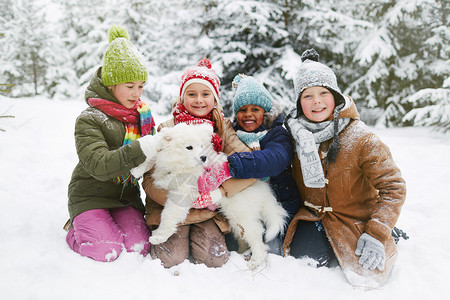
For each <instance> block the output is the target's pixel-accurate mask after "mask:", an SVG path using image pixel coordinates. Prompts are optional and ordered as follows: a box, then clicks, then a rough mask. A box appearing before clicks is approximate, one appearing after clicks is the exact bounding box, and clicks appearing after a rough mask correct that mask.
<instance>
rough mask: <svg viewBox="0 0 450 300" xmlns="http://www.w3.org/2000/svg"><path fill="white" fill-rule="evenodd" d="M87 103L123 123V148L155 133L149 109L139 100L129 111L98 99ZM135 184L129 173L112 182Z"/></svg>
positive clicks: (135, 180)
mask: <svg viewBox="0 0 450 300" xmlns="http://www.w3.org/2000/svg"><path fill="white" fill-rule="evenodd" d="M88 102H89V104H90V105H91V106H92V107H95V108H97V109H99V110H101V111H102V112H104V113H105V114H107V115H108V116H111V117H113V118H115V119H117V120H119V121H121V122H122V123H124V126H125V136H124V139H123V144H122V145H123V146H125V145H128V144H131V143H132V142H133V141H135V140H137V139H138V138H140V137H141V136H145V135H148V134H151V135H154V134H155V133H156V131H155V121H154V119H153V117H152V112H151V110H150V107H149V106H148V105H147V103H145V102H144V101H142V100H139V101H138V102H137V103H136V105H135V106H134V107H133V108H131V109H129V108H126V107H125V106H123V105H121V104H118V103H115V102H111V101H108V100H104V99H98V98H91V99H89V100H88ZM137 182H138V179H137V178H135V177H134V176H133V175H131V173H130V172H127V173H126V174H123V175H120V176H118V177H116V179H115V180H114V183H116V184H123V185H124V186H126V185H132V186H136V185H137Z"/></svg>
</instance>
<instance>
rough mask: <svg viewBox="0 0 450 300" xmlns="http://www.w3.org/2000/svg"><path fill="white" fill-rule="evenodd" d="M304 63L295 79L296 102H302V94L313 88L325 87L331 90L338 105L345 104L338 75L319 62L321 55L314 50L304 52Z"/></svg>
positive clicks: (302, 57) (302, 58)
mask: <svg viewBox="0 0 450 300" xmlns="http://www.w3.org/2000/svg"><path fill="white" fill-rule="evenodd" d="M301 60H302V63H301V64H300V67H299V68H298V71H297V75H296V76H295V79H294V90H295V96H296V97H297V99H296V101H299V100H300V96H301V94H302V92H303V91H304V90H305V89H307V88H309V87H312V86H323V87H325V88H327V89H329V90H330V92H331V93H332V94H333V96H334V98H335V102H336V105H338V104H340V103H344V102H345V100H344V95H343V94H342V92H341V90H340V89H339V87H338V84H337V79H336V75H335V74H334V72H333V71H332V70H331V69H330V68H329V67H327V66H326V65H324V64H322V63H320V62H319V54H318V53H317V52H316V50H314V49H309V50H306V51H305V52H303V54H302V56H301Z"/></svg>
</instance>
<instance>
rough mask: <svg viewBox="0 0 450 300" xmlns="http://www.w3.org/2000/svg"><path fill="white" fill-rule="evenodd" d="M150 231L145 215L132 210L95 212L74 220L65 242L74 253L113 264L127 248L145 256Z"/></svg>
mask: <svg viewBox="0 0 450 300" xmlns="http://www.w3.org/2000/svg"><path fill="white" fill-rule="evenodd" d="M149 237H150V231H149V229H148V228H147V225H146V224H145V220H144V217H143V215H142V213H141V212H140V211H139V210H137V209H135V208H134V207H132V206H127V207H120V208H112V209H93V210H88V211H85V212H83V213H81V214H79V215H78V216H76V217H75V218H74V220H73V227H72V228H71V229H70V230H69V232H68V233H67V237H66V241H67V244H69V246H70V248H72V250H73V251H75V252H77V253H79V254H81V255H82V256H87V257H90V258H92V259H94V260H97V261H104V262H106V261H113V260H115V259H116V258H117V257H118V256H119V254H120V253H121V252H122V248H123V247H125V249H127V251H128V252H139V253H141V254H142V255H144V256H146V255H147V254H148V252H149V249H150V243H149V241H148V239H149Z"/></svg>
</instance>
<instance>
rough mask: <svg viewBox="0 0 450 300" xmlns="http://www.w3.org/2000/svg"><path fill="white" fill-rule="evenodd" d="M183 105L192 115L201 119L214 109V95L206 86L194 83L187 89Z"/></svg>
mask: <svg viewBox="0 0 450 300" xmlns="http://www.w3.org/2000/svg"><path fill="white" fill-rule="evenodd" d="M183 104H184V107H185V108H186V109H187V111H188V112H189V113H190V114H191V115H193V116H194V117H198V118H201V117H204V116H206V115H207V114H209V113H210V112H211V111H212V109H213V108H214V104H215V99H214V94H213V93H212V91H211V90H210V89H209V88H208V87H207V86H206V85H204V84H202V83H199V82H194V83H191V84H190V85H189V86H188V87H187V88H186V91H185V93H184V95H183Z"/></svg>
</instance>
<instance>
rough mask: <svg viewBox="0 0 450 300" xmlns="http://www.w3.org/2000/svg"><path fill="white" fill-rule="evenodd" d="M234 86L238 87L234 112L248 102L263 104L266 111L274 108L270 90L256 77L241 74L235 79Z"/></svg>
mask: <svg viewBox="0 0 450 300" xmlns="http://www.w3.org/2000/svg"><path fill="white" fill-rule="evenodd" d="M233 87H234V88H235V89H236V94H235V95H234V105H233V110H234V114H236V113H237V111H238V110H239V109H240V108H241V107H242V106H245V105H247V104H253V105H258V106H261V107H262V108H263V109H264V111H265V112H269V111H270V110H271V109H272V97H271V96H270V93H269V91H268V90H267V89H266V88H265V87H264V86H263V85H262V84H261V83H259V82H258V81H256V80H255V78H253V77H251V76H247V75H243V74H239V75H237V76H236V77H234V79H233Z"/></svg>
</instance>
